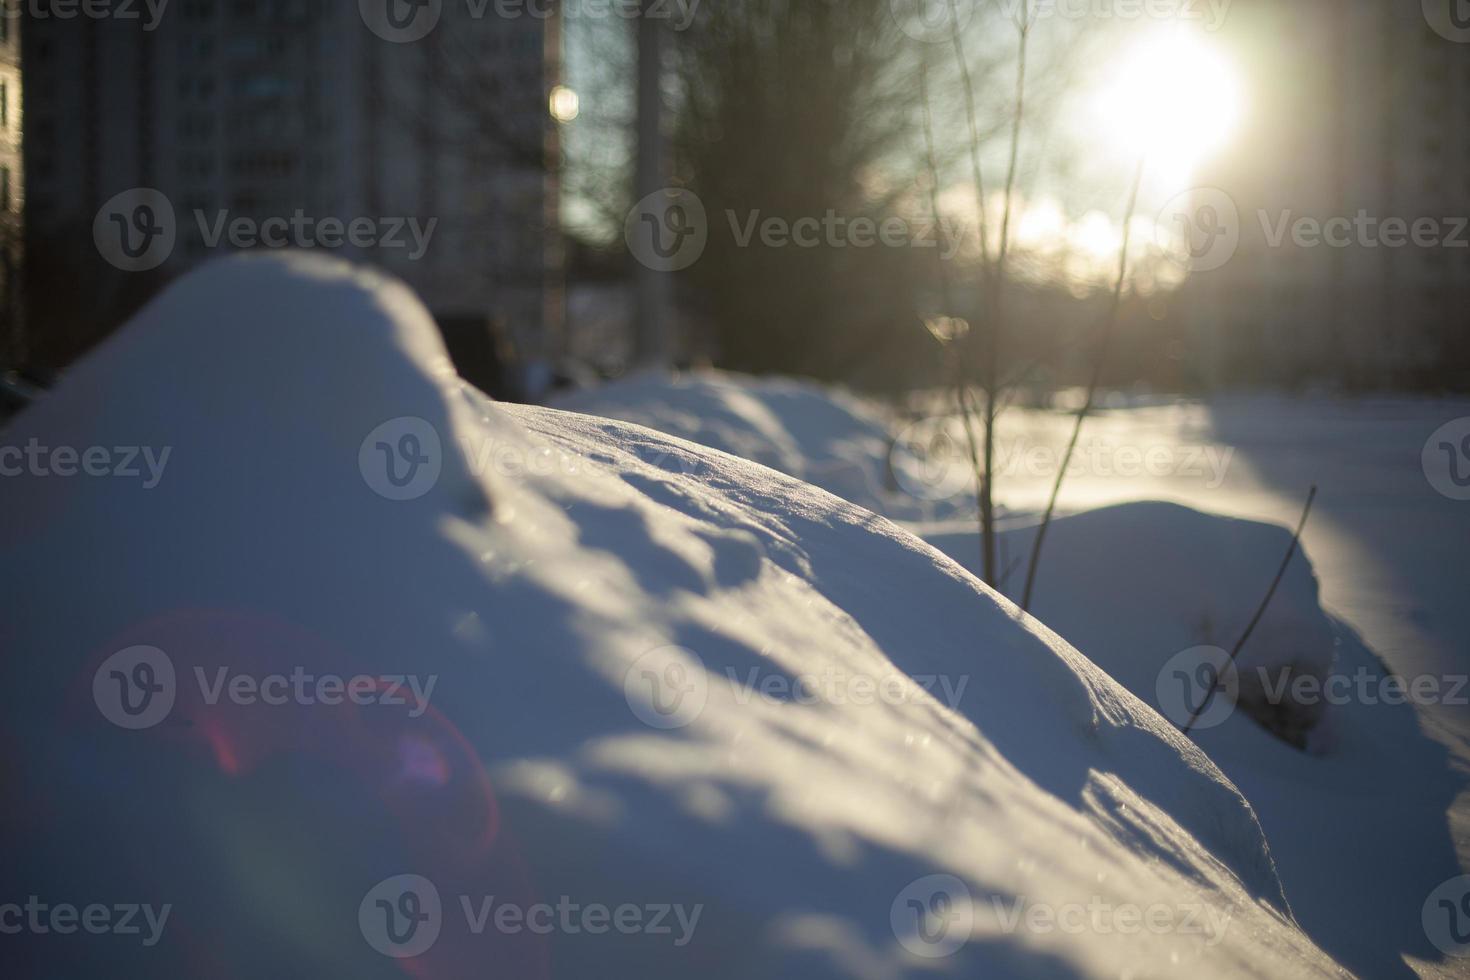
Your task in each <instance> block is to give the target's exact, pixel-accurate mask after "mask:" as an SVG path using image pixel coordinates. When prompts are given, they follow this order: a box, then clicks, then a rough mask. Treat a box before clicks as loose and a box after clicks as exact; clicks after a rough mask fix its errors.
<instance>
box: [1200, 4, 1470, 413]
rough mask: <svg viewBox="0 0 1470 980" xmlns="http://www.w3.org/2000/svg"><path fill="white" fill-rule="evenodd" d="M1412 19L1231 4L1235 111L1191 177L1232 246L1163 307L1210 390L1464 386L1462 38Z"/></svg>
mask: <svg viewBox="0 0 1470 980" xmlns="http://www.w3.org/2000/svg"><path fill="white" fill-rule="evenodd" d="M1445 6H1446V11H1451V10H1452V9H1453V7H1454V0H1446V4H1445ZM1428 9H1429V8H1428V6H1427V5H1421V4H1420V3H1418V2H1412V3H1401V2H1390V0H1290V2H1275V0H1272V2H1267V0H1235V3H1233V4H1232V6H1231V8H1230V12H1229V15H1228V18H1227V20H1226V27H1225V29H1224V30H1223V31H1221V33H1220V37H1219V38H1218V41H1219V42H1220V43H1222V44H1224V45H1225V46H1226V47H1227V48H1228V49H1229V51H1230V54H1231V56H1232V57H1233V58H1234V59H1235V61H1236V62H1237V64H1238V66H1239V68H1240V72H1241V76H1242V77H1243V78H1246V79H1249V88H1250V91H1249V96H1248V101H1249V107H1248V110H1247V112H1246V113H1245V118H1246V122H1245V124H1244V126H1243V129H1242V131H1241V132H1240V133H1238V134H1236V138H1235V139H1234V141H1233V146H1232V149H1231V150H1230V151H1228V152H1226V153H1225V154H1223V155H1222V156H1220V157H1219V158H1217V159H1216V160H1215V161H1214V162H1213V164H1212V165H1211V167H1210V168H1209V170H1208V171H1207V172H1205V173H1203V174H1202V175H1201V179H1200V183H1201V185H1202V186H1205V187H1208V188H1211V189H1214V190H1218V191H1223V192H1224V194H1225V195H1227V196H1228V199H1229V201H1230V202H1231V203H1232V204H1233V206H1234V208H1235V211H1236V216H1235V220H1236V221H1237V222H1238V230H1239V233H1240V238H1239V244H1238V246H1237V247H1236V248H1235V251H1234V254H1233V256H1232V257H1231V258H1230V260H1229V261H1228V262H1227V263H1226V264H1224V265H1223V266H1221V267H1220V268H1218V269H1211V270H1209V271H1200V272H1196V273H1194V274H1193V275H1192V276H1191V277H1190V279H1189V281H1188V283H1187V284H1186V285H1185V287H1184V291H1183V292H1182V293H1181V296H1180V303H1179V304H1178V306H1179V307H1180V308H1182V309H1183V310H1184V315H1185V316H1186V317H1187V319H1188V321H1189V323H1190V325H1191V327H1192V328H1193V329H1194V331H1195V333H1196V340H1197V342H1198V344H1199V345H1200V347H1201V349H1202V351H1203V355H1204V358H1203V359H1204V368H1205V373H1206V376H1207V377H1208V378H1210V379H1211V380H1212V381H1214V382H1215V383H1217V384H1239V383H1248V384H1249V383H1266V384H1313V383H1317V382H1327V383H1338V382H1345V383H1347V384H1350V385H1360V386H1384V387H1393V386H1414V387H1418V386H1428V387H1437V386H1441V385H1453V386H1460V387H1467V386H1470V228H1467V227H1466V223H1467V221H1470V109H1467V107H1470V43H1466V42H1467V41H1470V30H1467V31H1466V32H1465V34H1466V37H1465V39H1464V40H1458V39H1456V38H1455V37H1454V36H1453V34H1454V32H1453V31H1449V30H1436V28H1435V26H1434V25H1433V24H1432V22H1431V19H1430V17H1429V16H1427V14H1426V11H1427V10H1428ZM1467 27H1470V25H1467ZM1446 35H1451V36H1446ZM1181 84H1184V85H1187V84H1188V79H1181ZM1207 193H1208V192H1207ZM1203 197H1204V196H1202V199H1203ZM1213 199H1214V200H1217V201H1219V200H1223V199H1222V198H1219V196H1218V195H1213ZM1457 363H1458V367H1457V366H1456V364H1457Z"/></svg>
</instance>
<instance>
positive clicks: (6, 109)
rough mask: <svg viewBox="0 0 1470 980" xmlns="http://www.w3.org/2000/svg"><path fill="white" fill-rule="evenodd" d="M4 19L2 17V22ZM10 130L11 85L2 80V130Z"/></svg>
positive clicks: (0, 126)
mask: <svg viewBox="0 0 1470 980" xmlns="http://www.w3.org/2000/svg"><path fill="white" fill-rule="evenodd" d="M3 21H4V18H3V17H0V22H3ZM9 128H10V83H9V82H6V81H4V80H0V129H9Z"/></svg>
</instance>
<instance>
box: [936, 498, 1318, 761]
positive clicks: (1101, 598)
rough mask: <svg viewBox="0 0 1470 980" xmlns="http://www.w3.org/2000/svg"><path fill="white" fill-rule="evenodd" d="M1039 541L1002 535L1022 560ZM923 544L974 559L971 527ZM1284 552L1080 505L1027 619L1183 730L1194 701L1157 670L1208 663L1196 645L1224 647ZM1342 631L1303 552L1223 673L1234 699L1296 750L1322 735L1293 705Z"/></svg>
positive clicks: (1248, 534)
mask: <svg viewBox="0 0 1470 980" xmlns="http://www.w3.org/2000/svg"><path fill="white" fill-rule="evenodd" d="M1034 536H1035V527H1034V526H1028V527H1023V528H1018V529H1015V530H1013V531H1009V532H1007V533H1006V534H1005V535H1004V537H1005V539H1006V540H1005V547H1006V550H1007V552H1008V553H1009V554H1012V555H1018V556H1021V557H1022V558H1023V559H1025V558H1029V556H1030V554H1031V545H1032V541H1033V540H1034ZM924 537H925V540H927V541H929V542H930V543H931V544H933V545H935V546H936V547H938V548H939V549H940V550H942V551H944V552H946V553H948V554H951V555H954V556H955V557H956V558H957V559H961V558H965V559H967V558H968V557H969V556H970V555H972V554H973V553H974V551H975V543H974V542H975V535H974V533H973V531H972V530H971V529H968V528H966V529H965V530H963V531H960V532H957V533H944V532H937V533H933V534H930V533H925V534H924ZM1290 546H1291V531H1290V530H1288V529H1286V528H1283V527H1278V526H1275V525H1271V524H1262V523H1259V522H1256V521H1246V520H1237V519H1233V518H1228V517H1221V516H1218V515H1213V514H1204V513H1201V512H1199V511H1196V510H1193V509H1191V508H1188V507H1182V506H1179V505H1178V504H1171V503H1162V502H1155V501H1144V502H1139V503H1130V504H1120V505H1118V506H1114V507H1103V508H1099V509H1097V510H1091V511H1086V512H1084V513H1081V514H1076V515H1072V516H1069V517H1063V518H1060V519H1058V520H1056V521H1055V522H1054V523H1053V524H1052V527H1051V530H1050V531H1049V532H1048V534H1047V540H1046V554H1045V556H1044V560H1043V562H1042V565H1041V568H1040V570H1039V573H1038V575H1037V580H1036V598H1035V601H1034V602H1033V604H1032V613H1033V614H1034V615H1035V616H1036V617H1037V618H1038V619H1040V620H1042V621H1043V622H1045V623H1046V624H1047V625H1048V626H1050V627H1051V628H1052V629H1055V630H1056V631H1057V632H1059V633H1061V634H1062V635H1063V636H1065V637H1067V638H1068V639H1069V640H1070V641H1071V642H1073V643H1076V644H1077V645H1078V647H1079V648H1080V649H1082V650H1083V651H1084V652H1086V654H1087V656H1088V657H1089V658H1090V659H1091V660H1092V661H1093V662H1094V663H1096V664H1098V665H1099V666H1101V667H1102V668H1103V669H1105V670H1106V671H1107V672H1108V673H1109V674H1111V675H1112V676H1113V678H1115V679H1116V680H1117V681H1119V682H1120V683H1121V684H1122V685H1123V686H1124V687H1126V688H1128V689H1129V690H1130V691H1132V692H1133V693H1134V694H1137V695H1138V696H1139V697H1141V698H1143V699H1144V700H1145V701H1147V702H1148V703H1149V704H1151V705H1152V706H1154V707H1155V708H1156V709H1158V710H1160V711H1162V712H1163V713H1164V714H1165V715H1167V716H1169V717H1170V718H1172V719H1174V721H1175V722H1176V724H1182V723H1183V722H1184V721H1185V720H1186V719H1187V718H1188V714H1187V713H1186V714H1184V715H1183V716H1180V710H1179V709H1180V708H1181V706H1183V705H1184V703H1185V701H1186V700H1189V701H1190V703H1191V704H1196V703H1198V702H1196V701H1193V700H1192V699H1187V698H1185V697H1184V696H1183V694H1182V693H1181V692H1178V691H1174V690H1171V689H1170V687H1169V680H1168V678H1165V679H1164V680H1163V681H1162V682H1161V680H1160V672H1161V671H1164V670H1166V669H1167V670H1171V671H1172V670H1174V669H1176V668H1177V669H1179V670H1183V671H1192V669H1193V668H1195V667H1197V666H1199V665H1200V664H1202V663H1203V660H1202V659H1201V658H1202V657H1203V656H1204V653H1203V651H1200V653H1199V654H1198V655H1197V654H1195V653H1193V652H1191V651H1194V650H1195V649H1196V648H1203V647H1210V648H1215V649H1217V650H1223V651H1229V650H1231V649H1232V648H1233V647H1234V646H1235V643H1236V641H1237V640H1238V639H1239V638H1240V636H1241V633H1242V631H1243V630H1244V629H1245V628H1246V625H1247V624H1248V623H1249V622H1250V621H1251V617H1252V616H1253V615H1254V614H1255V612H1256V610H1257V608H1258V607H1259V605H1260V603H1261V600H1262V599H1263V598H1264V597H1265V594H1266V590H1267V589H1268V588H1269V587H1270V585H1271V581H1272V579H1273V578H1274V577H1275V575H1276V572H1277V570H1278V569H1279V567H1280V565H1281V560H1282V559H1283V558H1284V557H1285V556H1286V552H1287V549H1288V548H1289V547H1290ZM1023 579H1024V572H1018V573H1017V574H1016V575H1014V576H1013V582H1012V583H1010V584H1012V585H1013V586H1016V587H1019V583H1020V581H1021V580H1023ZM1337 634H1338V631H1337V628H1336V627H1335V626H1334V624H1333V623H1332V621H1331V620H1330V619H1329V618H1328V617H1327V614H1326V613H1324V612H1323V611H1322V606H1321V604H1320V600H1319V590H1318V585H1317V578H1316V575H1315V573H1314V572H1313V570H1312V565H1311V562H1310V561H1309V560H1308V558H1307V556H1306V555H1304V554H1303V553H1302V552H1301V551H1300V550H1299V551H1298V552H1297V553H1296V554H1295V555H1294V556H1293V559H1292V562H1291V564H1290V565H1289V566H1288V567H1287V570H1286V574H1285V576H1284V577H1283V578H1282V580H1281V584H1280V586H1279V588H1278V589H1277V591H1276V594H1275V596H1273V598H1272V601H1271V604H1270V605H1269V606H1268V607H1267V608H1266V612H1265V614H1264V616H1262V618H1261V621H1260V623H1259V624H1258V625H1257V627H1256V629H1255V630H1254V631H1253V632H1252V634H1251V637H1250V642H1249V643H1248V644H1247V645H1246V646H1245V647H1244V649H1243V650H1242V651H1241V653H1240V656H1239V659H1238V661H1237V666H1236V669H1235V670H1233V671H1231V678H1230V682H1231V684H1232V685H1233V687H1234V700H1235V702H1236V703H1237V704H1238V705H1239V706H1240V707H1241V708H1242V709H1243V710H1244V712H1245V713H1246V714H1247V715H1250V716H1251V717H1253V718H1255V719H1256V720H1257V721H1258V722H1259V723H1261V724H1262V725H1263V726H1265V727H1266V728H1268V729H1269V730H1271V731H1273V732H1274V733H1276V734H1277V735H1279V736H1281V737H1282V738H1284V739H1285V740H1286V741H1288V742H1291V743H1293V744H1295V745H1298V746H1302V747H1304V746H1305V745H1306V744H1307V742H1308V739H1309V738H1311V737H1313V736H1316V737H1319V738H1320V737H1322V736H1323V735H1325V728H1324V729H1322V730H1318V726H1319V723H1320V722H1322V720H1323V716H1324V712H1323V705H1322V704H1321V703H1320V702H1319V701H1315V700H1313V701H1312V702H1311V703H1297V702H1294V701H1293V699H1292V697H1291V692H1292V691H1293V690H1294V689H1301V685H1302V684H1304V683H1310V684H1317V683H1320V682H1322V681H1323V680H1325V679H1326V678H1327V677H1328V676H1329V675H1330V674H1331V672H1332V668H1333V663H1334V661H1335V659H1336V651H1337V642H1338V641H1337ZM1302 678H1309V679H1310V680H1308V681H1304V680H1302ZM1190 683H1191V684H1192V683H1193V682H1192V681H1191V682H1190ZM1161 684H1162V685H1163V687H1162V688H1161Z"/></svg>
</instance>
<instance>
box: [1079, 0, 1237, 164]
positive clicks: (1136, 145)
mask: <svg viewBox="0 0 1470 980" xmlns="http://www.w3.org/2000/svg"><path fill="white" fill-rule="evenodd" d="M1096 108H1097V110H1098V117H1099V118H1100V119H1102V120H1103V125H1104V126H1106V128H1107V132H1108V136H1109V139H1110V140H1111V141H1112V142H1113V143H1115V144H1116V146H1117V148H1118V149H1119V150H1120V151H1121V152H1123V153H1126V154H1128V155H1129V156H1131V157H1135V158H1136V157H1137V156H1138V155H1139V154H1147V156H1148V167H1149V170H1150V171H1151V172H1153V173H1155V174H1157V175H1158V176H1160V177H1162V178H1164V179H1165V180H1167V181H1169V182H1171V183H1176V184H1186V183H1187V182H1188V181H1189V178H1190V176H1191V175H1192V174H1193V172H1194V169H1195V168H1196V167H1197V166H1198V165H1199V164H1200V163H1202V162H1203V161H1204V160H1206V159H1208V158H1209V156H1210V155H1211V154H1213V153H1215V152H1216V151H1218V150H1220V149H1221V148H1222V147H1223V146H1225V144H1226V143H1227V142H1228V141H1229V140H1230V137H1231V136H1232V135H1233V133H1234V131H1235V128H1236V126H1237V124H1238V123H1239V122H1240V115H1241V110H1242V96H1241V89H1240V83H1239V80H1238V77H1237V75H1236V72H1235V70H1234V68H1233V66H1232V65H1231V64H1230V62H1229V61H1228V60H1227V59H1226V58H1225V56H1224V55H1223V54H1222V53H1221V52H1220V51H1219V50H1218V49H1217V48H1215V47H1213V46H1212V45H1210V44H1208V43H1206V42H1205V41H1204V40H1202V39H1201V38H1200V37H1198V36H1197V35H1196V34H1194V33H1192V32H1191V31H1189V30H1188V29H1186V28H1182V27H1179V28H1174V29H1168V30H1162V31H1160V32H1158V33H1156V34H1154V35H1152V36H1150V37H1148V38H1146V39H1144V40H1143V41H1142V42H1141V43H1139V44H1138V45H1137V46H1136V47H1135V48H1133V49H1132V50H1131V51H1130V52H1129V53H1128V54H1127V55H1125V56H1124V58H1123V60H1122V61H1121V63H1120V64H1119V66H1118V68H1117V71H1116V75H1115V76H1114V81H1113V83H1112V84H1111V85H1108V86H1106V87H1105V88H1104V89H1103V91H1102V92H1101V93H1100V95H1099V97H1098V104H1097V107H1096Z"/></svg>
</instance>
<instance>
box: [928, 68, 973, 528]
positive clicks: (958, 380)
mask: <svg viewBox="0 0 1470 980" xmlns="http://www.w3.org/2000/svg"><path fill="white" fill-rule="evenodd" d="M919 101H920V102H921V103H922V105H923V117H924V147H925V149H926V151H927V153H928V161H929V206H930V208H932V209H933V211H934V227H935V228H938V229H940V231H939V234H940V235H943V234H944V232H943V228H944V222H942V221H940V220H939V160H938V157H937V156H936V154H935V151H934V118H933V111H932V109H931V108H930V105H929V59H928V58H927V57H925V58H923V59H921V60H920V62H919ZM945 254H946V253H945V250H943V249H936V250H935V255H936V256H937V257H938V259H939V291H940V296H941V297H942V300H943V303H944V313H945V316H950V317H953V316H954V315H955V313H956V310H955V309H954V305H953V304H954V297H953V296H952V295H951V293H952V290H951V289H950V283H949V267H948V266H947V265H946V264H945V258H944V256H945ZM963 340H964V338H962V337H959V336H955V337H953V338H951V339H950V341H949V344H948V345H947V346H948V348H949V355H950V357H951V358H952V360H953V364H954V376H955V377H954V385H955V401H956V402H957V404H958V407H959V412H960V420H961V423H962V424H963V425H964V428H965V440H966V442H967V443H968V445H969V449H970V466H971V467H972V468H973V469H974V472H975V492H976V494H977V496H978V495H979V493H980V485H981V481H982V480H983V479H984V476H983V474H982V472H981V469H980V448H979V444H978V442H977V439H976V436H975V423H974V419H973V417H972V415H971V409H970V397H969V395H970V391H969V385H968V384H967V383H966V380H965V362H964V359H963V358H962V357H961V356H960V352H959V346H958V345H959V344H961V343H962V342H963ZM980 534H981V539H982V540H984V536H985V528H984V523H983V521H982V524H981V529H980Z"/></svg>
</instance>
